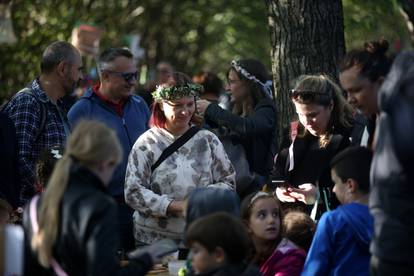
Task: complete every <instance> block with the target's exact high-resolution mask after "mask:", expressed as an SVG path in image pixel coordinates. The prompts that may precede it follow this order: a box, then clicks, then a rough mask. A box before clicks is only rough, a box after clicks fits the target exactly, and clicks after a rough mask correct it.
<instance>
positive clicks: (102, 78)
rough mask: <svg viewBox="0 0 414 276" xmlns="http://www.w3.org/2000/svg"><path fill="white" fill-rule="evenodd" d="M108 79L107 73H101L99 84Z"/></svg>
mask: <svg viewBox="0 0 414 276" xmlns="http://www.w3.org/2000/svg"><path fill="white" fill-rule="evenodd" d="M108 78H109V74H108V72H105V71H101V82H102V81H104V80H105V81H106V80H108Z"/></svg>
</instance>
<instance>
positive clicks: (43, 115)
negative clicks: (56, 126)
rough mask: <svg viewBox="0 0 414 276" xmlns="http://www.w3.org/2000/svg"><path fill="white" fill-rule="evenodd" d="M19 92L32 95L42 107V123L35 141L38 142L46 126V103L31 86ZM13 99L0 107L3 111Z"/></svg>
mask: <svg viewBox="0 0 414 276" xmlns="http://www.w3.org/2000/svg"><path fill="white" fill-rule="evenodd" d="M19 93H23V94H27V95H30V96H32V97H34V98H35V100H36V102H38V103H39V107H40V125H39V128H38V129H37V132H36V135H35V140H34V141H35V142H37V140H38V139H39V137H40V135H41V133H42V132H43V129H44V128H45V126H46V117H47V110H46V107H45V104H44V103H43V102H42V101H41V100H40V99H39V98H38V97H37V95H36V93H34V92H33V90H32V88H30V87H25V88H23V89H22V90H20V91H19V92H17V93H16V95H17V94H19ZM13 98H14V97H12V99H13ZM12 99H10V100H9V101H8V102H7V103H5V104H4V105H2V107H1V109H0V111H1V112H3V111H4V110H5V109H6V107H7V106H8V105H9V103H10V102H11V100H12Z"/></svg>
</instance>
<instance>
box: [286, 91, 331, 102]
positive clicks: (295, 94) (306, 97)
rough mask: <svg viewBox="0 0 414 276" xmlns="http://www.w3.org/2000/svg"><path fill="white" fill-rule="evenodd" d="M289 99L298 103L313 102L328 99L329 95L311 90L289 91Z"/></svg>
mask: <svg viewBox="0 0 414 276" xmlns="http://www.w3.org/2000/svg"><path fill="white" fill-rule="evenodd" d="M289 97H290V98H291V99H292V100H295V101H300V102H315V101H320V100H322V99H325V98H326V99H328V98H329V99H330V98H331V94H330V93H325V92H319V91H312V90H295V89H292V90H290V91H289Z"/></svg>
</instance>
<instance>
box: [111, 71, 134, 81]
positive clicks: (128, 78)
mask: <svg viewBox="0 0 414 276" xmlns="http://www.w3.org/2000/svg"><path fill="white" fill-rule="evenodd" d="M105 71H106V72H108V73H109V74H112V75H116V76H120V77H122V78H124V80H125V81H126V82H131V81H132V80H133V79H135V80H136V79H137V78H138V72H137V71H135V72H132V73H122V72H116V71H111V70H105Z"/></svg>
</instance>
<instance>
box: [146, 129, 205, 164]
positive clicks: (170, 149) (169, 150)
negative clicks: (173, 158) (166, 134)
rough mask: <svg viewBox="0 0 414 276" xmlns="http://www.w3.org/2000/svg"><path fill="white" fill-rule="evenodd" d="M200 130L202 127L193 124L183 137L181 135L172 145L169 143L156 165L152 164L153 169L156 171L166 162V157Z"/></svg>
mask: <svg viewBox="0 0 414 276" xmlns="http://www.w3.org/2000/svg"><path fill="white" fill-rule="evenodd" d="M199 131H200V128H198V127H196V126H193V127H190V129H189V130H187V131H186V132H185V133H184V134H183V135H181V137H179V138H178V139H177V140H175V141H174V142H173V143H172V144H171V145H169V146H168V147H167V148H166V149H165V150H164V151H163V152H162V153H161V155H160V157H159V158H158V160H157V162H155V163H154V165H152V166H151V171H152V172H153V171H155V169H156V168H158V166H159V165H160V164H161V163H162V162H164V160H165V159H167V158H168V156H170V155H171V154H173V153H174V152H175V151H176V150H178V149H179V148H181V147H182V146H183V145H184V144H185V143H187V141H188V140H190V139H191V138H192V137H193V136H194V135H196V133H197V132H199Z"/></svg>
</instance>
